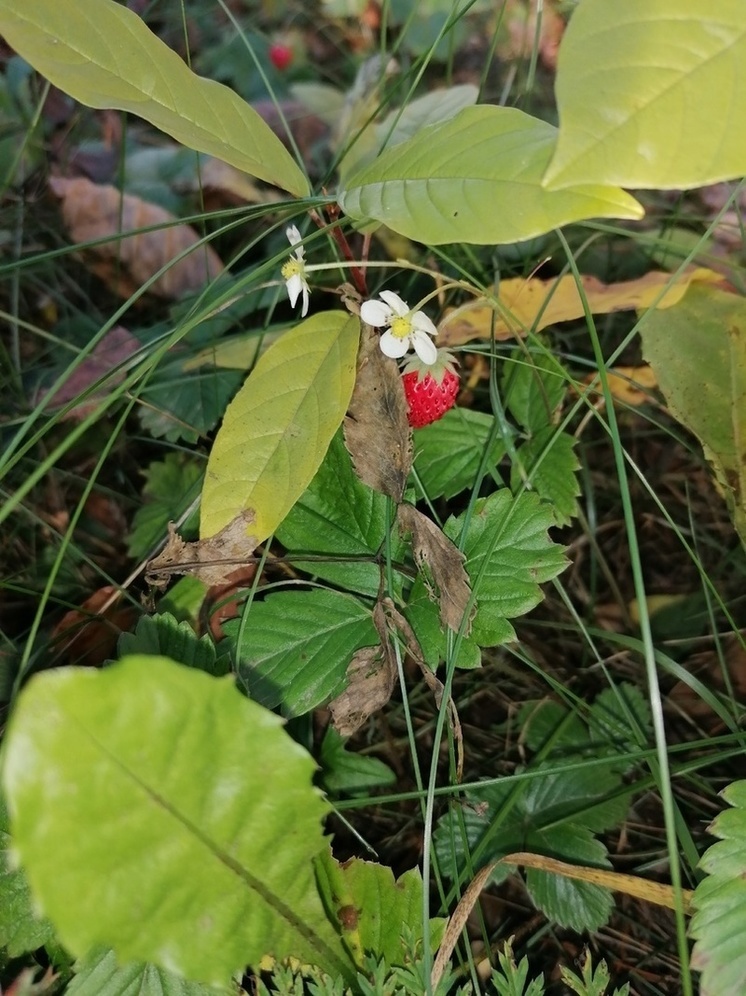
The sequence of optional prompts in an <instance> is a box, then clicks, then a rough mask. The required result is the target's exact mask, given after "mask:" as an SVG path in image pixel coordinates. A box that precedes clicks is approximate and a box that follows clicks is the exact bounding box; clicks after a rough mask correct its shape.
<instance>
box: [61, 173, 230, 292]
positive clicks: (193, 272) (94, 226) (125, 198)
mask: <svg viewBox="0 0 746 996" xmlns="http://www.w3.org/2000/svg"><path fill="white" fill-rule="evenodd" d="M49 186H50V187H51V189H52V191H53V193H55V194H56V195H57V197H59V198H60V199H61V201H62V217H63V219H64V222H65V225H66V226H67V228H68V231H69V233H70V238H71V239H72V240H73V242H75V243H78V244H81V243H87V242H91V241H96V240H97V239H107V240H108V241H105V242H101V243H100V244H99V245H96V246H92V247H90V248H88V249H87V250H86V253H85V259H86V262H87V264H88V266H89V267H90V269H91V270H92V271H93V272H94V273H95V274H96V275H97V276H98V277H100V278H101V279H102V280H103V281H104V282H105V283H106V284H107V286H108V287H109V288H111V290H113V291H114V292H115V293H116V294H119V295H120V296H121V297H125V298H127V297H130V296H131V295H132V294H133V293H135V291H136V290H138V289H139V288H140V287H141V286H142V285H143V284H144V283H146V282H147V281H148V280H150V278H151V277H152V276H153V275H154V274H156V273H157V272H158V271H159V270H160V269H161V267H163V266H167V265H168V264H169V263H171V261H172V260H175V259H176V257H177V256H179V255H180V254H181V253H183V252H186V251H187V250H189V249H191V248H192V247H196V248H195V249H194V252H190V253H188V255H186V256H184V257H183V258H182V259H179V260H177V261H176V262H174V263H172V265H171V266H169V268H168V269H167V270H166V271H165V272H164V273H163V274H161V276H159V277H158V279H157V280H155V281H154V282H153V283H152V284H150V286H149V288H148V290H149V291H150V292H151V293H152V294H157V295H158V296H159V297H165V298H178V297H181V296H182V295H184V294H188V293H191V292H194V291H197V290H199V289H201V288H202V287H204V285H205V284H206V283H207V282H208V281H210V280H212V279H214V278H215V277H217V276H218V275H219V274H220V273H222V271H223V264H222V262H221V261H220V258H219V256H218V255H217V253H216V252H215V250H214V249H211V248H210V246H208V245H201V246H197V243H198V241H199V237H198V235H197V233H196V232H195V231H194V229H193V228H191V227H190V226H189V225H183V224H178V219H176V218H175V217H174V216H173V215H172V214H171V213H170V212H168V211H166V210H165V209H164V208H162V207H159V206H158V205H157V204H150V203H148V202H147V201H144V200H142V199H141V198H140V197H135V196H134V195H132V194H123V193H122V192H121V191H119V190H117V188H116V187H111V186H108V185H99V184H95V183H92V182H91V181H90V180H86V179H85V178H84V177H77V178H75V179H66V178H64V177H51V178H50V180H49ZM143 228H147V229H153V230H152V231H137V230H138V229H143ZM123 232H124V233H127V232H134V234H132V235H124V236H123V235H122V233H123Z"/></svg>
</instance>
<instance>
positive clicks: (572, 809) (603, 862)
mask: <svg viewBox="0 0 746 996" xmlns="http://www.w3.org/2000/svg"><path fill="white" fill-rule="evenodd" d="M619 784H620V778H619V777H618V776H615V775H614V774H613V773H611V772H610V771H609V769H603V771H602V773H601V775H600V776H599V772H598V769H595V768H585V769H584V768H579V769H577V771H573V772H559V773H555V772H552V771H547V772H546V774H545V775H543V776H540V777H537V778H534V779H532V780H531V781H530V782H526V783H525V784H524V785H523V786H522V787H520V788H518V789H517V790H516V787H515V786H514V785H506V784H496V785H490V786H488V787H485V788H484V789H478V790H477V789H475V790H472V791H469V792H467V793H466V801H467V804H466V805H465V806H464V808H463V809H462V810H460V811H457V810H455V809H452V810H451V811H450V812H449V813H447V814H446V815H445V816H444V817H442V818H441V820H440V821H439V822H438V826H437V829H436V831H435V848H436V852H437V854H438V858H439V861H440V862H441V870H442V871H443V873H444V874H445V875H447V876H448V877H449V878H452V879H454V878H456V877H457V876H458V875H460V874H463V873H464V871H465V870H466V854H467V853H472V852H473V851H474V849H475V848H476V847H477V846H478V845H481V847H480V854H479V864H480V865H483V864H486V863H488V862H490V861H494V860H496V859H498V858H500V857H504V856H505V855H507V854H511V853H514V852H516V851H529V852H531V853H535V854H546V855H549V856H551V857H554V858H558V859H560V860H565V861H569V862H571V863H576V864H593V865H597V866H600V867H608V866H609V862H608V859H607V857H606V849H605V847H604V846H603V844H601V843H600V842H599V841H597V840H596V839H595V838H594V836H593V831H595V830H600V829H602V828H605V827H607V826H610V825H613V824H615V823H618V822H619V821H620V820H622V819H623V818H624V815H625V813H626V809H627V802H626V800H623V804H622V805H619V803H618V802H617V801H616V800H612V801H605V800H604V799H603V796H604V795H605V794H607V793H608V792H609V791H610V790H612V789H613V788H615V787H616V786H618V785H619ZM509 871H510V869H509V868H508V867H506V866H504V865H498V867H497V869H496V870H495V873H494V875H493V878H494V879H495V880H498V881H501V880H502V879H504V878H505V877H506V876H507V875H508V874H509ZM527 883H528V886H529V891H530V892H531V894H532V897H533V899H534V901H535V902H536V904H537V905H538V906H539V908H540V909H542V910H543V911H544V912H545V913H546V914H547V916H549V917H550V918H551V919H552V920H554V921H555V922H557V923H560V924H563V925H567V926H572V927H573V929H575V930H596V929H598V927H599V926H601V925H602V924H603V923H605V922H606V920H607V919H608V916H609V914H610V912H611V908H612V899H611V895H610V894H609V892H608V890H606V889H603V888H601V887H599V886H595V885H589V884H587V883H584V882H579V881H575V880H572V879H568V878H565V877H564V876H560V875H554V874H552V873H549V872H542V871H536V870H534V869H531V870H529V872H528V873H527Z"/></svg>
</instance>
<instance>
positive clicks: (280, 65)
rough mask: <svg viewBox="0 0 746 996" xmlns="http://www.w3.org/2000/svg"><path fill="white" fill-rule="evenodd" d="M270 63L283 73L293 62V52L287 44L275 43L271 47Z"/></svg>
mask: <svg viewBox="0 0 746 996" xmlns="http://www.w3.org/2000/svg"><path fill="white" fill-rule="evenodd" d="M269 61H270V62H271V63H272V65H273V66H274V67H275V69H279V71H280V72H281V73H282V72H284V71H285V70H286V69H287V68H288V66H289V65H290V63H291V62H292V61H293V50H292V48H291V47H290V45H288V44H287V43H286V42H273V43H272V44H271V45H270V46H269Z"/></svg>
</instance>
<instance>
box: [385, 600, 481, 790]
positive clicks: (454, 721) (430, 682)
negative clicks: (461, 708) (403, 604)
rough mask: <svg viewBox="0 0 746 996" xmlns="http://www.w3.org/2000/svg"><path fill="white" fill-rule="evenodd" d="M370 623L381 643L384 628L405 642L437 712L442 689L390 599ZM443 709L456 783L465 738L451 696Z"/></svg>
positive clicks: (460, 767)
mask: <svg viewBox="0 0 746 996" xmlns="http://www.w3.org/2000/svg"><path fill="white" fill-rule="evenodd" d="M373 622H374V624H375V626H376V629H377V630H378V632H379V633H380V634H381V640H383V639H384V637H385V638H386V640H387V641H388V640H389V637H388V635H387V634H384V630H383V627H384V626H386V627H387V628H388V629H389V630H396V631H397V632H398V633H399V635H400V636H401V638H402V640H403V641H404V646H405V647H406V648H407V653H408V654H409V656H410V657H411V658H412V660H413V661H414V662H415V664H416V665H417V666H418V667H419V669H420V673H421V674H422V678H423V680H424V682H425V684H426V685H427V687H428V688H429V689H430V691H431V692H432V693H433V698H434V699H435V705H436V706H437V707H438V709H440V707H441V703H442V702H443V693H444V692H445V686H444V684H443V682H442V681H440V679H439V678H437V677H436V676H435V674H434V673H433V672H432V671H431V670H430V668H429V667H428V666H427V664H426V663H425V660H424V657H423V654H422V648H421V647H420V644H419V642H418V640H417V637H416V636H415V632H414V630H413V629H412V627H411V626H410V625H409V623H408V622H407V620H406V619H405V618H404V616H403V615H402V614H401V612H399V610H398V609H397V608H396V606H395V605H394V603H393V602H392V601H391V599H390V598H384V599H383V600H382V602H379V604H378V605H376V607H375V609H374V610H373ZM446 709H447V711H448V722H449V724H450V727H451V733H452V734H453V739H454V741H455V744H456V781H459V782H460V781H461V778H462V776H463V773H464V734H463V731H462V729H461V720H460V719H459V715H458V710H457V709H456V703H455V702H454V701H453V699H452V698H451V697H450V696H449V697H448V702H447V704H446Z"/></svg>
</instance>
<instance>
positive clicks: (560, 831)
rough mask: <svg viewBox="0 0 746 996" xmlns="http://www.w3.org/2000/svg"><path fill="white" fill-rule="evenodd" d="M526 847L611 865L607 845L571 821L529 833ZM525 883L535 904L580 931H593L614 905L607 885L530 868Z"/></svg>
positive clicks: (580, 861) (598, 865)
mask: <svg viewBox="0 0 746 996" xmlns="http://www.w3.org/2000/svg"><path fill="white" fill-rule="evenodd" d="M526 850H530V851H532V852H535V853H539V854H542V853H543V854H558V853H560V854H562V858H563V860H565V861H569V862H570V863H571V864H579V865H581V864H582V865H591V866H594V867H596V868H610V867H611V862H610V861H609V859H608V857H607V853H606V848H605V847H604V845H603V844H602V843H601V842H600V841H599V840H596V839H595V838H594V836H593V834H592V833H591V831H590V830H587V829H586V828H585V827H579V826H576V825H574V824H569V823H568V824H565V825H563V826H561V827H552V829H551V830H546V831H544V832H543V833H537V834H535V835H532V837H531V841H530V844H529V845H528V846H527V848H526ZM526 887H527V889H528V894H529V895H530V896H531V899H532V900H533V902H534V904H535V905H536V906H537V907H538V908H539V909H540V910H541V911H542V913H544V915H545V916H547V917H549V919H550V920H552V921H553V922H554V923H557V924H559V925H560V926H561V927H567V928H569V929H570V930H576V931H578V932H579V933H581V932H583V931H586V930H588V931H594V930H598V929H599V928H600V927H603V925H604V924H605V923H606V922H607V920H608V919H609V917H610V916H611V912H612V910H613V908H614V898H613V896H612V894H611V893H610V892H609V890H608V889H604V888H602V887H601V886H600V885H593V884H592V883H591V882H581V881H578V880H575V879H569V878H565V877H564V876H563V875H553V874H552V873H551V872H545V871H540V870H539V869H538V868H529V869H528V871H527V872H526Z"/></svg>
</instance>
